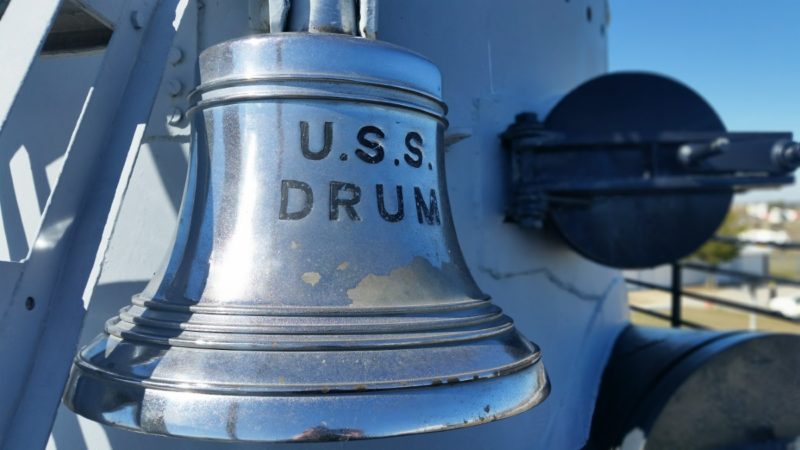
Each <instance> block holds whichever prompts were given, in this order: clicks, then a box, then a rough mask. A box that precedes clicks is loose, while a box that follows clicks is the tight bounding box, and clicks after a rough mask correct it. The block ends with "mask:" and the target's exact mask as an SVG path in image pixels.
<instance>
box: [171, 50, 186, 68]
mask: <svg viewBox="0 0 800 450" xmlns="http://www.w3.org/2000/svg"><path fill="white" fill-rule="evenodd" d="M181 61H183V50H181V49H180V48H178V47H172V48H171V49H169V63H170V64H172V65H173V66H177V65H178V64H179V63H180V62H181Z"/></svg>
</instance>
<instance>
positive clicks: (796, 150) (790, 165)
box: [778, 141, 800, 170]
mask: <svg viewBox="0 0 800 450" xmlns="http://www.w3.org/2000/svg"><path fill="white" fill-rule="evenodd" d="M778 163H779V164H780V165H781V166H783V167H785V168H786V169H792V170H794V169H796V168H797V166H798V165H800V144H798V143H797V142H792V141H788V142H782V143H781V144H779V149H778Z"/></svg>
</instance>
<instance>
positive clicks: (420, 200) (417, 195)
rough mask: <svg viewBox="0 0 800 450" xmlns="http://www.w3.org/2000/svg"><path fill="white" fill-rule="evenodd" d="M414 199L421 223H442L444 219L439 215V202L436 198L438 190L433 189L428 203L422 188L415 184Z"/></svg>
mask: <svg viewBox="0 0 800 450" xmlns="http://www.w3.org/2000/svg"><path fill="white" fill-rule="evenodd" d="M414 200H415V202H416V204H417V220H419V223H427V224H428V225H433V224H436V225H441V224H442V220H441V218H440V217H439V202H438V201H437V200H436V190H434V189H431V193H430V203H429V204H426V203H425V198H424V197H423V195H422V190H421V189H420V188H418V187H416V186H415V187H414Z"/></svg>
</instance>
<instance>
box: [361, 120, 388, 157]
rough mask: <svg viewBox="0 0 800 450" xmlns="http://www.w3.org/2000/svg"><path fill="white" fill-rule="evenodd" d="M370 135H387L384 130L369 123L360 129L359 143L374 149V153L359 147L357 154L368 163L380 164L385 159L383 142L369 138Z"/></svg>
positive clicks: (379, 136) (379, 137)
mask: <svg viewBox="0 0 800 450" xmlns="http://www.w3.org/2000/svg"><path fill="white" fill-rule="evenodd" d="M369 135H374V136H377V138H378V139H383V138H385V137H386V135H385V134H384V133H383V131H382V130H381V129H380V128H378V127H375V126H372V125H367V126H365V127H363V128H361V129H360V130H359V131H358V143H359V144H361V145H363V146H364V147H366V148H368V149H371V150H374V152H373V153H372V154H370V153H368V152H366V151H364V150H362V149H360V148H358V149H356V156H358V158H359V159H361V160H362V161H364V162H365V163H368V164H378V163H379V162H381V161H383V156H384V151H383V144H381V142H380V141H379V140H376V139H375V138H371V139H370V138H369Z"/></svg>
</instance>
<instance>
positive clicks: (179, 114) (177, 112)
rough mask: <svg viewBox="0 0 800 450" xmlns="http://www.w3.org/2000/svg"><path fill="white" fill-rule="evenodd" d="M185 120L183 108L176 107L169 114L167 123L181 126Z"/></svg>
mask: <svg viewBox="0 0 800 450" xmlns="http://www.w3.org/2000/svg"><path fill="white" fill-rule="evenodd" d="M182 121H183V110H182V109H180V108H175V109H173V110H172V113H170V115H169V116H167V123H168V124H170V125H172V126H176V127H177V126H179V125H180V124H181V122H182Z"/></svg>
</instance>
